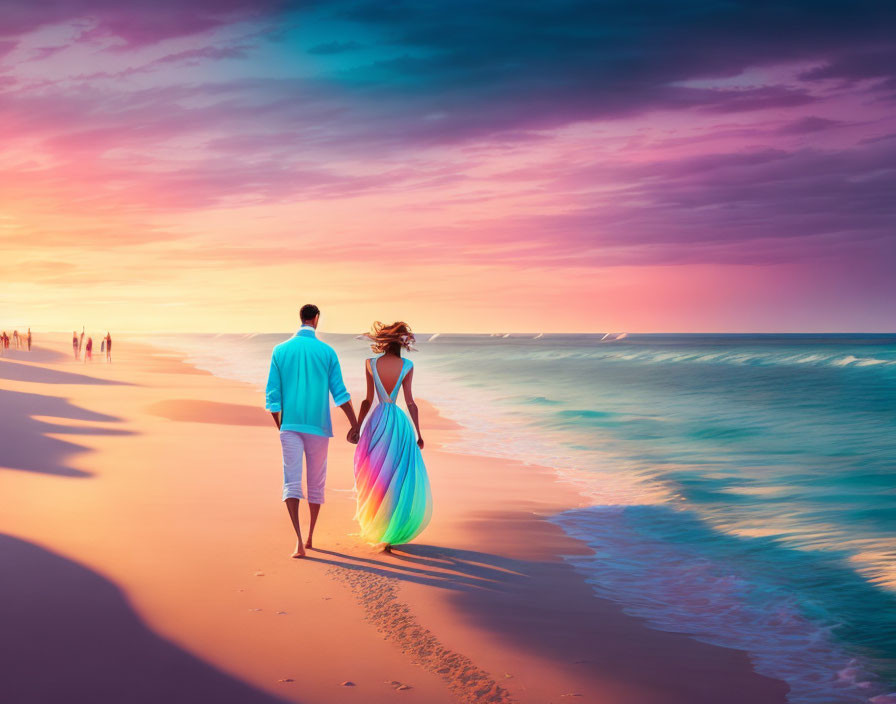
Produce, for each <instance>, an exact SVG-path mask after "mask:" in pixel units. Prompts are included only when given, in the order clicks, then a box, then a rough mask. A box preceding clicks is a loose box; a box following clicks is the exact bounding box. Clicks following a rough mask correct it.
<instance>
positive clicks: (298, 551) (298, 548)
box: [290, 540, 305, 559]
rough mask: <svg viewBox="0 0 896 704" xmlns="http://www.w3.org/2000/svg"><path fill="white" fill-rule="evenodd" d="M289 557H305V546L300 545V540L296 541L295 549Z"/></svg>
mask: <svg viewBox="0 0 896 704" xmlns="http://www.w3.org/2000/svg"><path fill="white" fill-rule="evenodd" d="M290 557H294V558H296V559H298V558H300V557H305V548H303V547H302V541H301V540H297V541H296V550H295V552H294V553H293V554H292V555H290Z"/></svg>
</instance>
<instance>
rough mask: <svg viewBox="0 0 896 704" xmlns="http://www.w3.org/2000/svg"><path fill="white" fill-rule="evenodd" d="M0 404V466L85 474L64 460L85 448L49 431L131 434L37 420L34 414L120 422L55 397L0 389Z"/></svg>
mask: <svg viewBox="0 0 896 704" xmlns="http://www.w3.org/2000/svg"><path fill="white" fill-rule="evenodd" d="M0 407H2V408H4V409H6V413H5V419H4V423H3V424H2V425H0V468H5V469H20V470H24V471H26V472H40V473H42V474H54V475H57V476H63V477H88V476H90V473H89V472H84V471H82V470H80V469H75V468H74V467H69V466H68V465H67V464H66V462H65V460H66V458H67V457H68V456H70V455H72V454H75V453H78V452H84V451H85V448H84V447H82V446H81V445H77V444H75V443H72V442H67V441H65V440H59V439H57V438H52V437H49V435H50V434H54V433H55V434H65V435H131V434H132V432H131V431H129V430H120V429H117V428H106V427H97V426H69V425H57V424H54V423H50V422H47V421H43V420H37V418H35V416H37V417H42V416H48V417H52V418H65V419H68V420H76V421H97V422H102V423H110V422H115V423H117V422H121V418H118V417H116V416H110V415H106V414H104V413H96V412H94V411H89V410H87V409H86V408H80V407H78V406H75V405H73V404H71V403H69V402H68V401H67V400H65V399H62V398H57V397H56V396H43V395H41V394H28V393H23V392H20V391H7V390H5V389H0Z"/></svg>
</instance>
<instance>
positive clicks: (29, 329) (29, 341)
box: [28, 328, 31, 352]
mask: <svg viewBox="0 0 896 704" xmlns="http://www.w3.org/2000/svg"><path fill="white" fill-rule="evenodd" d="M28 351H29V352H30V351H31V328H28Z"/></svg>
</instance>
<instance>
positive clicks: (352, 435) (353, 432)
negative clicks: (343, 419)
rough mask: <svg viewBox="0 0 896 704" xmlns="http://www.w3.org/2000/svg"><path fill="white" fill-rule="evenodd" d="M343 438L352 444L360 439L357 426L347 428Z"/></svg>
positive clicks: (355, 443)
mask: <svg viewBox="0 0 896 704" xmlns="http://www.w3.org/2000/svg"><path fill="white" fill-rule="evenodd" d="M345 439H346V440H348V441H349V442H350V443H351V444H352V445H357V444H358V440H360V439H361V432H360V431H359V430H358V429H357V428H349V430H348V434H347V435H346V436H345Z"/></svg>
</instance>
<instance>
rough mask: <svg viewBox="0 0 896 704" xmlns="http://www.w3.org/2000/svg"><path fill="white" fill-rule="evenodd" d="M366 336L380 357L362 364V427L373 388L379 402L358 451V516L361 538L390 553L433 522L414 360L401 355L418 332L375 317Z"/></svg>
mask: <svg viewBox="0 0 896 704" xmlns="http://www.w3.org/2000/svg"><path fill="white" fill-rule="evenodd" d="M367 337H368V338H370V340H371V345H370V348H371V349H372V350H373V351H374V352H377V353H378V354H379V356H378V357H372V358H370V359H368V360H367V361H366V362H365V363H364V372H365V376H366V378H367V397H366V398H365V399H364V400H363V401H362V402H361V408H360V411H359V414H358V424H359V425H360V424H362V423H363V422H364V419H365V418H366V417H367V413H368V411H369V410H370V406H371V404H372V402H373V394H374V391H376V396H377V399H378V401H379V403H378V405H377V407H376V408H375V409H374V411H373V413H371V414H370V420H369V421H368V422H367V425H365V426H364V429H363V430H362V431H361V437H360V441H359V442H358V447H357V448H356V449H355V491H356V493H357V511H356V513H355V518H356V519H357V520H358V522H359V523H360V524H361V537H362V538H363V539H364V540H366V541H368V542H369V543H373V544H375V545H378V546H380V547H382V549H383V550H385V551H386V552H388V551H390V550H391V547H392V545H400V544H402V543H407V542H410V541H411V540H413V539H414V538H415V537H416V536H418V535H419V534H420V533H421V532H422V531H423V529H424V528H426V526H427V525H428V524H429V519H430V517H431V515H432V492H431V490H430V487H429V477H428V476H427V474H426V466H425V465H424V464H423V455H422V453H421V452H420V450H422V449H423V435H422V434H421V433H420V419H419V416H418V413H417V404H416V403H414V395H413V393H412V389H411V386H412V384H413V380H414V363H413V362H411V360H409V359H403V358H402V356H401V351H402V350H407V351H410V350H411V349H412V345H413V344H414V334H413V333H412V332H411V328H410V327H409V326H408V324H407V323H403V322H396V323H392V324H391V325H383V324H382V323H380V322H379V321H377V322H375V323H374V324H373V326H372V328H371V330H370V333H368V335H367ZM399 389H402V390H403V391H404V401H405V404H406V405H407V407H408V412H409V413H410V416H411V420H412V421H413V423H414V424H413V426H411V420H408V416H407V415H406V414H405V412H404V411H403V410H401V408H400V407H399V406H398V404H397V403H396V402H397V400H398V390H399ZM414 431H416V435H415V432H414Z"/></svg>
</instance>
